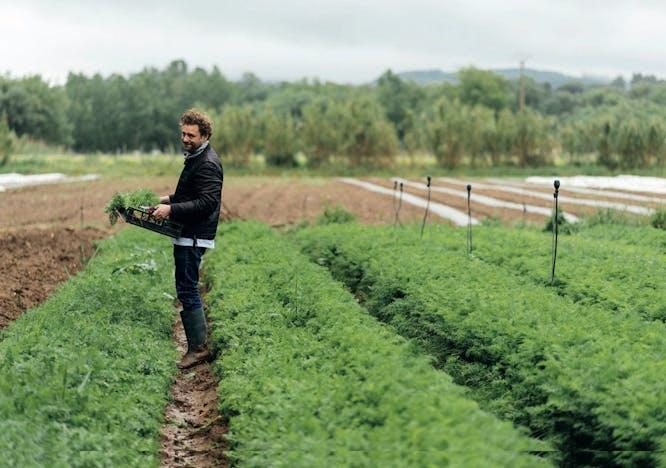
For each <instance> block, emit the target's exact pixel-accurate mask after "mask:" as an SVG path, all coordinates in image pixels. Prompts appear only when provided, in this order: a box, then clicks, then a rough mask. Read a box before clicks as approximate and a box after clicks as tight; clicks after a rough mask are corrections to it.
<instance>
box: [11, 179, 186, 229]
mask: <svg viewBox="0 0 666 468" xmlns="http://www.w3.org/2000/svg"><path fill="white" fill-rule="evenodd" d="M176 180H177V179H176V178H174V177H153V178H146V177H131V178H125V179H113V180H108V179H107V180H104V179H99V180H95V181H89V182H72V183H67V184H48V185H38V186H33V187H22V188H18V189H11V190H8V191H6V192H3V193H1V194H0V201H1V203H0V231H17V230H21V229H23V228H26V227H31V228H32V227H37V228H51V227H65V226H69V227H79V228H80V227H82V226H95V227H97V228H100V229H108V228H109V219H108V216H107V215H106V213H104V207H105V206H106V204H107V203H108V201H109V200H110V199H111V197H112V196H113V194H114V193H115V192H126V191H130V190H135V189H137V188H144V187H145V188H150V189H152V190H154V191H155V192H156V193H158V194H163V195H166V194H167V193H171V191H173V189H174V187H175V183H176Z"/></svg>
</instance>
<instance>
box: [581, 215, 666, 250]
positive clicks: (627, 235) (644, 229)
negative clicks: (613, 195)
mask: <svg viewBox="0 0 666 468" xmlns="http://www.w3.org/2000/svg"><path fill="white" fill-rule="evenodd" d="M576 235H577V236H579V237H584V238H586V239H593V240H597V241H599V240H605V241H615V242H621V243H624V244H629V245H633V246H636V247H642V248H644V249H646V251H647V252H648V253H649V252H652V253H657V254H660V255H663V254H666V231H664V230H663V229H656V228H653V227H652V226H650V225H642V226H637V225H631V224H626V223H621V222H618V223H616V224H598V225H596V226H591V227H586V228H584V229H581V230H580V231H579V232H577V233H576Z"/></svg>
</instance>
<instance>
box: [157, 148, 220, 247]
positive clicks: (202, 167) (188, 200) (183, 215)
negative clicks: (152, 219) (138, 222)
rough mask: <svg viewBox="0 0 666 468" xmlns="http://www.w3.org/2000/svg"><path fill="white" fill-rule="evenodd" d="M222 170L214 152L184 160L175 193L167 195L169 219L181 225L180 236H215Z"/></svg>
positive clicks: (209, 150) (211, 150)
mask: <svg viewBox="0 0 666 468" xmlns="http://www.w3.org/2000/svg"><path fill="white" fill-rule="evenodd" d="M223 180H224V172H223V170H222V163H221V162H220V158H219V157H218V156H217V153H215V151H214V150H213V148H211V147H210V144H208V146H207V147H206V149H205V150H204V152H203V153H201V154H200V155H198V156H195V157H193V158H190V159H186V160H185V167H184V168H183V172H181V173H180V178H179V179H178V185H177V186H176V193H174V194H173V195H169V202H170V204H171V215H170V216H169V217H170V218H171V219H172V220H174V221H176V222H178V223H181V224H183V225H184V226H185V227H184V229H183V234H182V236H183V237H188V238H190V239H192V238H196V239H215V232H216V231H217V221H218V219H219V217H220V206H221V204H222V181H223Z"/></svg>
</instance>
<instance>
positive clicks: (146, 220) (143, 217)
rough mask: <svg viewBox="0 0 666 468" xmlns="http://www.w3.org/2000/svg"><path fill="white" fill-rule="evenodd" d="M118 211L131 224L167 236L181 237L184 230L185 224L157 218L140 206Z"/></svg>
mask: <svg viewBox="0 0 666 468" xmlns="http://www.w3.org/2000/svg"><path fill="white" fill-rule="evenodd" d="M118 213H119V214H120V216H122V218H123V219H124V220H125V221H127V222H128V223H130V224H134V225H135V226H139V227H142V228H144V229H149V230H151V231H154V232H157V233H159V234H163V235H165V236H169V237H173V238H175V239H177V238H179V237H181V234H182V232H183V225H182V224H180V223H176V222H174V221H171V220H168V219H161V220H160V219H157V218H155V217H154V216H153V215H151V214H150V213H148V212H147V211H145V210H142V209H140V208H132V207H128V208H125V209H124V210H122V209H119V210H118Z"/></svg>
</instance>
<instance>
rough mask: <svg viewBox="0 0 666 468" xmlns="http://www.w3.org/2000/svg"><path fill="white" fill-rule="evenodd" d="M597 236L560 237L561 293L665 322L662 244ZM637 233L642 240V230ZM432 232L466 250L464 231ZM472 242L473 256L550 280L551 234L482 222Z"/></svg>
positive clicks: (450, 247) (438, 229)
mask: <svg viewBox="0 0 666 468" xmlns="http://www.w3.org/2000/svg"><path fill="white" fill-rule="evenodd" d="M644 229H652V230H653V231H655V230H654V229H653V228H644ZM593 232H598V231H596V230H594V231H593ZM629 232H632V231H629ZM648 232H651V231H648ZM592 235H593V234H592V232H590V233H588V234H586V236H590V237H586V236H582V235H579V234H574V235H561V236H559V239H558V251H557V265H556V272H555V279H556V281H555V282H554V283H553V286H554V287H556V288H557V291H558V293H559V294H562V295H564V296H567V297H569V298H570V299H571V300H573V301H574V302H576V303H579V304H581V305H586V306H589V305H599V306H601V307H604V308H605V309H608V310H615V311H619V312H622V313H624V312H626V313H632V314H636V315H638V316H640V317H643V318H645V319H648V320H659V321H666V289H664V288H663V284H664V278H666V256H664V255H663V254H661V253H659V249H658V248H657V247H655V248H654V249H650V248H647V247H645V245H644V244H642V243H640V244H638V245H629V244H628V242H627V241H625V242H617V241H615V240H605V239H603V238H594V237H592ZM633 235H634V236H635V237H634V238H636V239H637V238H638V237H640V231H637V232H633ZM427 236H428V240H429V241H431V242H434V243H437V244H439V245H440V246H441V247H442V248H443V249H448V250H451V251H455V252H462V251H465V249H466V238H465V236H466V233H465V231H464V230H459V229H457V230H456V229H446V228H442V227H440V226H432V227H431V228H430V229H429V231H428V234H427ZM625 239H629V237H626V238H625ZM473 247H474V251H473V254H474V256H475V257H478V258H480V259H481V260H483V261H485V262H488V263H491V264H495V265H498V266H501V267H502V268H504V269H506V270H507V271H509V272H511V273H516V274H519V275H524V276H526V277H528V278H530V279H531V280H532V281H534V282H535V283H537V284H539V285H550V275H551V265H552V234H550V233H544V232H540V231H535V230H532V229H510V228H505V227H488V226H483V227H478V228H475V229H474V231H473Z"/></svg>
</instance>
